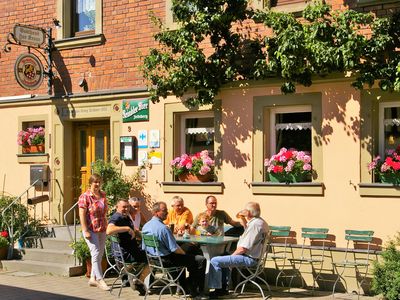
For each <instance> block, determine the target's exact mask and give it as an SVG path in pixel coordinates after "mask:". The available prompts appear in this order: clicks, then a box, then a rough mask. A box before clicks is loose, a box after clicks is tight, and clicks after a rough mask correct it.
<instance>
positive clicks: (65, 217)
mask: <svg viewBox="0 0 400 300" xmlns="http://www.w3.org/2000/svg"><path fill="white" fill-rule="evenodd" d="M77 205H78V201H77V202H75V204H74V205H72V206H71V207H70V209H68V210H67V212H66V213H65V214H64V224H65V225H66V226H67V230H68V234H69V238H70V240H71V243H76V209H75V208H76V206H77ZM71 211H73V212H74V221H73V222H74V236H72V233H71V230H70V229H69V225H68V224H67V215H68V214H69V213H70V212H71ZM74 257H75V260H74V264H75V266H76V256H75V255H74Z"/></svg>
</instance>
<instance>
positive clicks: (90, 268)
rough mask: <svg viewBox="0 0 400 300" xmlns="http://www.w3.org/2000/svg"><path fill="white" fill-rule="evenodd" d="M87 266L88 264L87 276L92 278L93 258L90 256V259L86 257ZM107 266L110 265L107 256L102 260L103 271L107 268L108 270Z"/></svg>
mask: <svg viewBox="0 0 400 300" xmlns="http://www.w3.org/2000/svg"><path fill="white" fill-rule="evenodd" d="M85 266H86V273H85V276H86V277H87V278H90V273H91V272H92V259H91V258H90V257H89V258H88V259H86V262H85ZM107 267H108V263H107V260H106V258H105V257H103V259H102V260H101V268H102V270H103V272H104V271H105V270H107Z"/></svg>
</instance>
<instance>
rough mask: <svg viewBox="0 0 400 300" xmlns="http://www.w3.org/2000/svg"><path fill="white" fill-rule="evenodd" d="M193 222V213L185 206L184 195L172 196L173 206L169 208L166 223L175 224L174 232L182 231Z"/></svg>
mask: <svg viewBox="0 0 400 300" xmlns="http://www.w3.org/2000/svg"><path fill="white" fill-rule="evenodd" d="M192 223H193V215H192V212H191V211H190V209H189V208H187V207H185V203H184V202H183V199H182V197H180V196H174V197H173V198H172V208H171V209H170V210H168V216H167V219H166V220H165V221H164V224H166V225H170V224H174V233H182V234H183V232H184V231H185V226H188V225H191V224H192Z"/></svg>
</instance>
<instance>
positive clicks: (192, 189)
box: [161, 181, 224, 194]
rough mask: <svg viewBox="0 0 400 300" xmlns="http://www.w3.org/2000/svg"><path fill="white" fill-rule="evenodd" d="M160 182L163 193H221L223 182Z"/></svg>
mask: <svg viewBox="0 0 400 300" xmlns="http://www.w3.org/2000/svg"><path fill="white" fill-rule="evenodd" d="M161 184H162V187H163V191H164V193H204V194H222V192H223V190H224V184H223V183H222V182H179V181H167V182H166V181H164V182H162V183H161Z"/></svg>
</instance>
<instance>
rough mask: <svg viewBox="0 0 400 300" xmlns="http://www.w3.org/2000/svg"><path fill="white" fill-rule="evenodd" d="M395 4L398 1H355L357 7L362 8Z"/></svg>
mask: <svg viewBox="0 0 400 300" xmlns="http://www.w3.org/2000/svg"><path fill="white" fill-rule="evenodd" d="M395 2H398V0H357V6H358V7H363V6H370V5H382V4H387V3H395Z"/></svg>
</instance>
